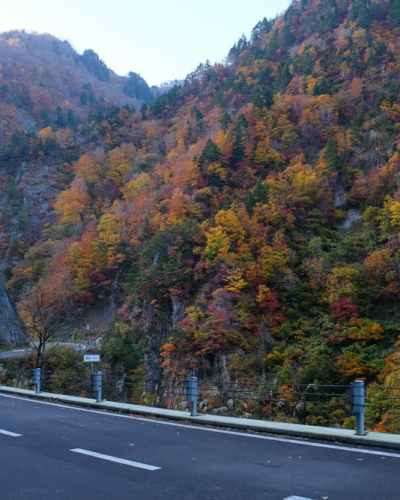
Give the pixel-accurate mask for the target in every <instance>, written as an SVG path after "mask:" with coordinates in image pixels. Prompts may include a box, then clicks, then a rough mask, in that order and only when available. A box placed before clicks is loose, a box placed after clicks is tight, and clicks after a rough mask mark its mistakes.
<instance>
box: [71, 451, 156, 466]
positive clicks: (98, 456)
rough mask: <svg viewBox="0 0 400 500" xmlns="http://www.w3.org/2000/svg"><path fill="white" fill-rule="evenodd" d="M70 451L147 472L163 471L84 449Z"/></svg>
mask: <svg viewBox="0 0 400 500" xmlns="http://www.w3.org/2000/svg"><path fill="white" fill-rule="evenodd" d="M69 451H73V452H74V453H80V454H81V455H88V456H89V457H95V458H101V459H102V460H108V461H109V462H116V463H117V464H122V465H129V466H131V467H137V468H138V469H146V470H159V469H161V467H156V466H155V465H147V464H141V463H140V462H133V461H132V460H125V458H118V457H112V456H111V455H103V453H97V452H95V451H89V450H82V448H74V449H73V450H69Z"/></svg>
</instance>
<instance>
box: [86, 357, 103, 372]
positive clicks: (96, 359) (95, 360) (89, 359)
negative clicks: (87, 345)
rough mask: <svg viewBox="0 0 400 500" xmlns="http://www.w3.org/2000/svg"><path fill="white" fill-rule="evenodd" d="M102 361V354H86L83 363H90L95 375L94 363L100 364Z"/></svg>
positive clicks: (91, 370)
mask: <svg viewBox="0 0 400 500" xmlns="http://www.w3.org/2000/svg"><path fill="white" fill-rule="evenodd" d="M99 361H100V354H84V355H83V362H84V363H90V372H91V373H93V363H98V362H99Z"/></svg>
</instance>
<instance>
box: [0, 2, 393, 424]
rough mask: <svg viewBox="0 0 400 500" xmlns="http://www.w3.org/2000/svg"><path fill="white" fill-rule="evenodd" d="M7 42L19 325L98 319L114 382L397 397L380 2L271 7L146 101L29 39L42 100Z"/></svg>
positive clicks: (10, 259)
mask: <svg viewBox="0 0 400 500" xmlns="http://www.w3.org/2000/svg"><path fill="white" fill-rule="evenodd" d="M39 38H40V37H38V38H36V37H35V36H33V35H31V36H30V37H29V40H31V42H30V43H33V44H34V43H36V42H35V40H39ZM25 43H27V42H26V40H25V38H24V37H22V38H19V35H18V36H17V35H16V36H15V38H13V37H12V36H11V38H7V36H6V37H4V36H3V38H2V40H1V44H0V59H1V64H2V73H1V78H2V80H0V93H1V94H0V97H1V108H2V109H3V110H4V113H2V114H1V117H2V121H1V123H2V124H3V125H2V128H1V130H0V133H1V134H3V135H2V138H3V144H2V146H1V148H0V162H1V176H2V178H3V183H2V190H3V193H2V194H1V197H2V200H3V203H2V207H3V208H2V213H1V234H0V244H1V248H0V252H1V256H2V259H3V262H4V265H5V269H4V273H3V274H4V279H5V280H6V282H7V287H8V290H9V292H10V293H11V294H12V297H13V298H14V300H15V301H16V302H17V303H18V309H19V311H20V314H21V317H22V318H23V319H25V321H26V323H27V327H28V328H29V318H30V313H29V311H30V310H31V307H32V301H33V299H34V297H35V296H36V295H37V291H38V289H40V290H42V291H43V292H44V294H45V296H46V306H47V307H48V309H49V310H50V311H52V312H53V314H57V312H58V313H59V314H61V312H60V311H66V310H68V311H73V310H74V309H78V308H79V309H80V310H82V308H83V309H85V308H86V309H87V310H91V309H93V308H99V307H100V308H101V307H104V308H107V307H108V305H109V304H110V301H111V300H112V301H113V302H114V303H115V304H117V307H118V314H117V317H116V319H115V321H114V322H113V323H112V324H111V325H110V326H109V327H108V330H107V332H106V333H105V334H104V335H103V339H104V352H105V354H106V355H107V356H108V359H109V360H110V363H111V365H112V366H113V367H114V368H115V369H116V370H122V371H130V370H138V369H142V370H146V372H147V373H148V374H149V375H150V376H152V377H155V376H159V375H160V374H162V373H167V374H192V373H195V374H197V376H199V377H203V378H212V377H218V378H223V379H225V380H229V379H230V380H242V379H243V380H252V381H254V382H260V381H278V382H280V383H285V382H287V383H291V382H298V383H305V384H308V383H320V384H332V383H333V384H341V383H349V382H350V381H352V380H354V379H355V378H362V379H365V380H367V381H368V382H379V384H382V385H395V386H397V385H399V384H400V378H399V377H400V343H397V344H396V342H398V339H399V328H400V310H399V291H400V288H399V287H400V253H399V252H400V249H399V245H400V239H399V237H400V235H399V229H400V192H399V182H400V175H399V173H400V154H399V151H398V148H399V140H400V135H399V134H400V122H399V117H400V100H399V92H400V87H399V79H400V0H379V1H373V0H372V1H371V0H355V1H354V2H351V1H349V0H326V1H320V0H314V1H312V0H301V1H299V2H293V4H292V5H291V6H290V8H289V9H288V10H287V11H286V12H285V13H284V14H282V15H281V16H279V17H278V18H277V19H275V20H267V19H264V20H263V21H261V22H260V23H258V24H257V25H256V26H255V28H254V30H253V32H252V36H251V39H250V40H247V39H246V38H245V37H242V38H241V39H240V40H239V41H238V42H237V43H236V44H235V45H234V46H233V47H232V49H231V51H230V53H229V55H228V57H227V59H226V62H225V63H224V64H215V65H213V66H211V65H210V64H209V63H205V64H200V65H199V66H198V67H197V69H196V70H195V71H194V72H193V73H191V74H190V75H188V76H187V78H186V80H185V81H184V83H183V85H181V86H175V87H173V88H171V89H170V90H168V91H167V92H165V93H163V94H162V95H161V96H159V97H158V98H157V99H156V100H155V101H154V102H152V99H151V98H150V94H148V93H146V92H147V90H146V92H144V90H143V82H142V81H141V80H140V79H139V78H136V77H135V76H132V74H130V76H129V78H128V79H126V78H125V79H124V80H123V83H120V80H119V79H120V77H117V76H116V75H114V74H112V72H110V71H109V72H108V74H109V75H111V76H110V79H109V80H107V78H106V76H105V73H104V74H103V70H99V68H102V67H103V66H101V64H100V63H99V61H98V60H97V59H96V58H93V56H91V54H89V56H88V57H89V59H88V61H89V62H88V61H86V63H85V57H84V56H80V57H81V59H80V60H79V61H75V60H74V59H73V56H72V55H70V56H68V54H69V53H70V51H71V49H70V48H69V47H67V46H65V45H64V44H65V42H55V41H54V39H51V40H50V39H49V48H48V50H49V51H50V50H53V52H54V53H53V55H52V60H54V68H55V71H56V72H57V73H58V75H59V76H58V80H57V82H59V88H58V89H56V88H55V87H54V84H53V83H48V82H49V81H48V78H50V77H49V76H46V72H45V71H44V70H43V71H42V72H41V70H40V68H39V67H36V70H35V71H33V70H32V68H30V69H29V64H30V59H29V57H28V56H27V57H26V59H21V60H20V61H19V63H18V65H15V64H13V63H12V62H10V58H13V57H14V56H13V53H12V52H11V51H12V50H17V48H18V50H19V52H18V54H21V53H24V52H25V51H28V48H27V46H26V45H24V44H25ZM21 45H22V46H23V48H22V49H21ZM51 47H53V48H51ZM55 47H58V48H57V49H56V48H55ZM7 51H8V52H7ZM27 53H28V52H27ZM9 54H11V55H9ZM69 60H71V64H72V61H75V62H74V63H73V64H74V65H78V66H79V68H81V70H82V73H81V74H82V75H83V74H85V78H84V79H81V80H79V81H77V80H75V83H71V82H70V81H69V80H68V75H70V74H71V70H70V69H69V63H68V61H69ZM7 61H8V64H9V69H7V68H6V64H7ZM95 61H97V62H96V64H97V66H95V67H96V68H98V70H96V69H93V67H92V65H91V64H92V63H93V62H95ZM98 64H100V66H99V65H98ZM57 65H59V66H57ZM18 67H19V68H20V70H21V73H23V74H24V75H26V81H25V80H24V85H22V84H21V83H15V82H14V80H15V79H16V77H15V76H14V78H13V79H11V80H10V79H7V78H6V76H7V74H8V73H7V71H10V72H11V68H12V71H13V72H16V71H17V68H18ZM106 69H107V68H106ZM96 71H99V73H98V74H96ZM10 74H11V73H10ZM11 76H12V75H11ZM10 78H11V77H10ZM21 78H22V77H21ZM82 78H83V77H82ZM68 82H69V83H68ZM19 88H22V89H29V90H28V93H26V92H25V91H19V90H18V89H19ZM138 89H140V91H141V92H144V93H143V94H141V95H142V102H144V105H143V106H141V109H140V110H137V109H135V108H134V107H133V105H134V103H133V101H132V99H133V98H134V97H135V95H136V94H135V92H137V91H138ZM28 96H29V103H28V102H25V101H24V99H26V98H28ZM85 96H86V97H85ZM90 96H92V97H90ZM67 103H68V104H67ZM126 104H127V105H126ZM121 106H122V107H121ZM136 107H137V105H136ZM3 114H4V118H3ZM27 114H28V115H29V117H32V116H33V117H34V118H35V120H34V121H29V120H28V119H24V118H23V117H24V116H26V115H27ZM78 118H79V119H78ZM60 304H64V308H60ZM265 414H266V418H267V417H268V409H266V410H265ZM326 418H327V417H326ZM380 418H381V417H379V416H378V415H377V416H376V422H377V423H378V422H379V420H380ZM378 426H379V429H380V430H385V429H386V428H387V429H389V430H392V431H393V430H397V431H399V430H400V421H399V418H398V417H397V416H396V414H395V412H394V411H392V412H391V411H388V412H387V413H386V414H384V415H383V416H382V419H381V421H380V422H379V423H378Z"/></svg>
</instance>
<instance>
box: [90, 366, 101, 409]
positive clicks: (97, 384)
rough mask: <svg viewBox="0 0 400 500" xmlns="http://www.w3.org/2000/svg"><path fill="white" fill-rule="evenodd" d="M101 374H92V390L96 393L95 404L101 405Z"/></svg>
mask: <svg viewBox="0 0 400 500" xmlns="http://www.w3.org/2000/svg"><path fill="white" fill-rule="evenodd" d="M101 383H102V382H101V372H94V373H92V388H93V390H94V391H95V392H96V393H97V400H96V402H97V403H101V401H102V399H101Z"/></svg>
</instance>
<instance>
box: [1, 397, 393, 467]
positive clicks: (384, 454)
mask: <svg viewBox="0 0 400 500" xmlns="http://www.w3.org/2000/svg"><path fill="white" fill-rule="evenodd" d="M0 396H2V397H5V398H11V399H20V400H21V401H25V402H29V403H37V404H43V405H50V406H56V407H57V408H67V409H68V410H73V411H85V412H87V413H97V414H98V415H103V417H116V418H127V419H130V420H133V421H137V420H139V421H142V422H146V423H149V424H150V423H151V424H157V425H171V426H173V427H184V428H186V429H191V430H192V431H193V430H195V431H203V432H216V433H218V434H230V435H232V436H241V437H246V438H251V439H263V440H265V441H278V442H280V443H289V444H298V445H300V446H312V447H315V448H329V449H331V450H339V451H349V452H353V453H363V454H367V455H378V456H381V457H393V458H400V453H390V452H387V451H373V450H367V449H364V448H350V447H349V446H336V445H334V444H324V443H312V442H309V441H298V440H296V439H288V438H279V437H273V436H264V435H262V434H247V433H246V432H239V431H226V430H224V429H213V428H210V427H204V426H200V425H195V424H194V425H188V424H180V423H178V422H177V423H174V422H164V421H162V420H152V419H150V418H144V417H135V416H131V415H119V414H117V413H113V412H112V410H106V411H104V410H103V411H99V410H88V409H86V408H76V407H74V406H72V405H71V406H69V405H63V404H58V403H50V402H48V401H38V400H35V399H29V396H28V397H26V398H22V397H20V396H11V395H9V394H2V393H0ZM116 410H117V409H116ZM206 424H207V423H206ZM207 425H210V424H207ZM282 432H284V431H282ZM319 439H322V438H319Z"/></svg>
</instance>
